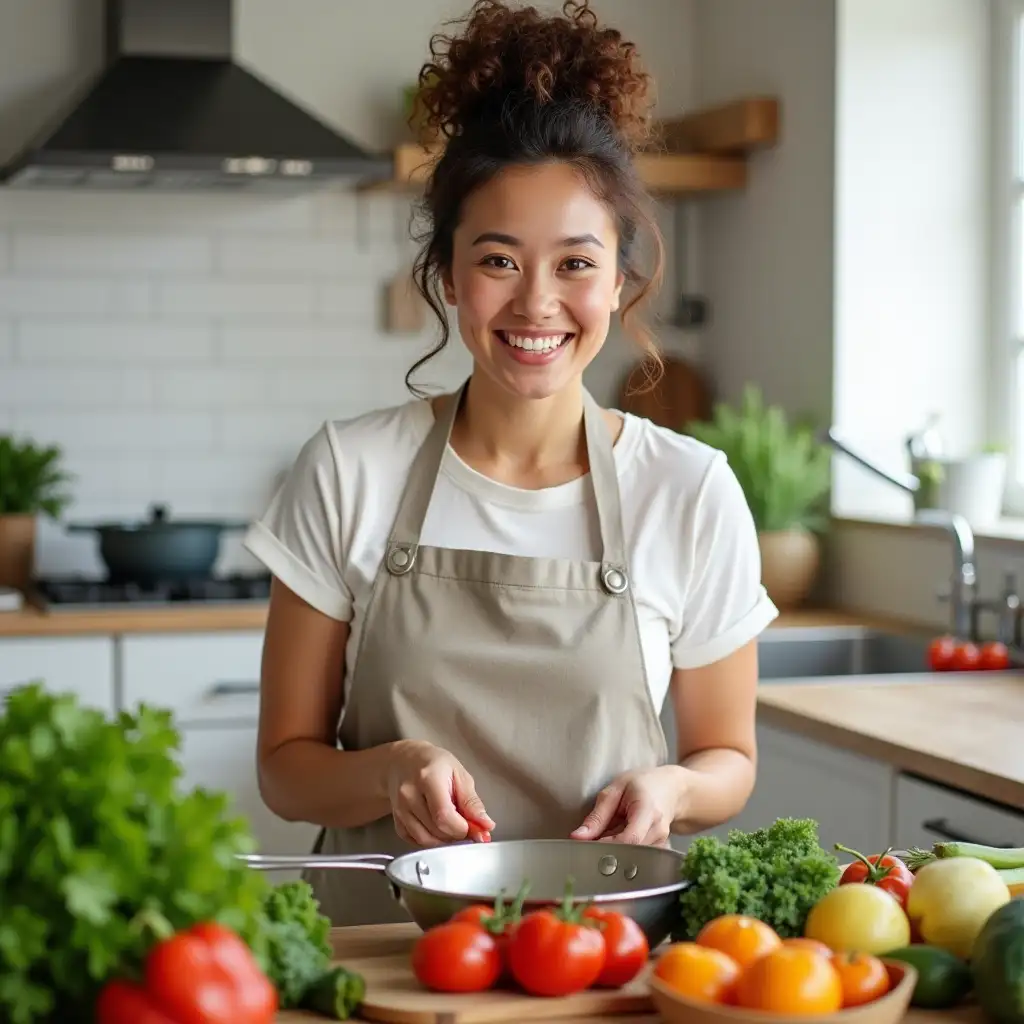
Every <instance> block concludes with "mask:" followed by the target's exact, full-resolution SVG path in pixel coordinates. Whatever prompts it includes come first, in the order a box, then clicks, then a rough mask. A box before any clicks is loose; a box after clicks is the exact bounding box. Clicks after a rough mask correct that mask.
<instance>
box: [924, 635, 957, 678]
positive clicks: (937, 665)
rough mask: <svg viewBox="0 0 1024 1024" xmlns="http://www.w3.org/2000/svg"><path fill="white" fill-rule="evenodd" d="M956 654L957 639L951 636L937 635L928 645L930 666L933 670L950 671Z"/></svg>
mask: <svg viewBox="0 0 1024 1024" xmlns="http://www.w3.org/2000/svg"><path fill="white" fill-rule="evenodd" d="M954 654H956V641H955V640H954V639H953V638H952V637H951V636H937V637H936V638H935V639H934V640H933V641H932V642H931V643H930V644H929V645H928V666H929V668H931V670H932V671H933V672H949V671H950V670H951V669H952V667H953V655H954Z"/></svg>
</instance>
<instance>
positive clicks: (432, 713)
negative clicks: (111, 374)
mask: <svg viewBox="0 0 1024 1024" xmlns="http://www.w3.org/2000/svg"><path fill="white" fill-rule="evenodd" d="M431 54H432V59H431V60H430V61H429V62H428V63H427V64H425V65H424V68H423V72H422V75H421V81H423V82H424V90H423V106H424V107H425V109H426V110H427V111H428V114H429V117H430V120H431V122H432V123H433V125H434V127H435V128H437V129H438V130H440V131H441V132H442V133H443V134H444V135H445V136H446V137H447V140H448V141H447V144H446V146H445V148H444V151H443V155H442V157H441V159H440V160H439V162H438V164H437V166H436V167H435V168H434V170H433V175H432V177H431V179H430V181H429V183H428V186H427V190H426V194H425V206H424V213H425V216H426V225H427V230H426V234H425V236H424V238H423V239H422V243H423V244H422V249H421V252H420V256H419V258H418V260H417V264H416V278H417V282H418V284H419V287H420V288H421V290H422V292H423V294H424V295H425V296H426V297H427V299H428V301H429V302H430V303H431V305H432V307H433V309H434V312H435V314H436V316H437V319H438V323H439V327H440V334H439V338H438V342H437V345H436V346H435V347H434V349H433V352H432V353H428V354H427V355H426V356H425V357H424V360H421V361H420V363H418V364H417V366H416V367H414V368H413V369H412V370H411V371H410V377H409V378H407V381H408V382H409V383H410V388H411V389H412V385H411V376H412V374H413V373H414V372H415V370H416V369H417V368H418V367H419V366H421V365H422V364H423V362H424V361H425V360H426V359H429V358H430V356H431V354H435V353H436V352H438V351H440V350H441V349H442V348H443V347H444V346H445V345H446V344H448V343H449V341H450V334H451V327H450V322H449V316H450V315H452V314H454V319H455V320H456V321H457V327H458V334H459V336H460V337H461V340H462V343H463V344H465V346H466V347H467V349H468V350H469V352H470V354H471V356H472V361H473V370H472V374H471V375H470V378H469V379H468V380H467V381H466V382H465V384H464V385H463V386H461V387H460V388H458V389H457V390H456V391H455V393H454V394H449V395H444V396H442V397H440V398H436V399H433V400H428V399H425V398H422V397H414V399H413V400H412V401H409V402H407V403H405V404H403V405H400V406H398V407H396V408H391V409H382V410H375V411H372V412H367V413H364V414H362V415H360V416H357V417H355V418H353V419H350V420H347V421H330V422H327V423H325V424H324V425H323V427H322V428H321V429H320V430H319V431H318V432H317V434H316V435H315V436H314V437H312V438H311V439H310V440H309V441H308V442H307V444H306V445H305V446H304V447H303V449H302V452H301V453H300V455H299V457H298V458H297V460H296V462H295V465H294V466H293V468H292V470H291V472H290V473H289V475H288V478H287V480H286V481H285V483H284V484H283V486H282V488H281V490H280V491H279V493H278V494H277V495H276V496H275V498H274V500H273V502H272V504H271V507H270V509H269V510H268V511H267V513H266V515H265V516H264V517H263V519H262V520H261V521H260V522H258V523H256V524H255V525H254V526H253V527H252V529H251V530H250V532H249V534H248V537H247V544H248V547H249V549H250V550H251V551H252V552H253V553H254V554H255V555H256V556H257V557H259V558H260V559H262V560H263V562H264V563H265V564H266V565H267V566H268V568H269V569H270V570H271V572H272V573H273V575H274V577H275V580H274V585H273V589H272V595H271V603H270V614H269V621H268V625H267V635H266V644H265V649H264V662H263V676H262V699H261V709H260V716H261V720H260V734H259V758H258V764H259V778H260V786H261V792H262V794H263V798H264V800H265V801H266V803H267V805H268V806H269V807H270V808H271V809H272V810H274V811H275V812H276V813H277V814H279V815H281V816H282V817H284V818H287V819H291V820H303V821H309V822H315V823H317V824H319V825H321V826H322V831H321V834H320V839H319V841H318V843H317V850H318V851H319V852H324V853H335V854H373V853H377V854H379V853H385V854H392V855H394V854H401V853H405V852H407V851H409V850H411V849H416V848H422V847H427V846H436V845H439V844H443V843H450V842H459V841H466V840H469V841H476V842H487V841H489V840H490V839H491V838H492V836H493V838H495V839H523V838H525V839H541V838H562V839H565V838H567V837H572V838H573V839H576V840H579V841H581V842H588V841H595V840H605V841H610V842H621V843H642V844H649V845H659V844H665V843H666V842H667V841H668V838H669V836H670V834H672V833H688V832H694V831H699V830H702V829H706V828H710V827H713V826H716V825H718V824H720V823H722V822H723V821H726V820H728V819H729V818H731V817H732V816H733V815H735V814H736V813H737V812H738V811H739V810H740V809H741V808H742V807H743V805H744V804H745V802H746V800H747V798H748V796H749V794H750V791H751V788H752V786H753V779H754V766H755V762H756V749H755V740H754V713H755V704H756V701H755V690H756V685H757V655H756V638H757V636H758V634H759V633H760V632H761V631H762V630H763V629H764V628H765V627H766V626H767V625H768V623H769V622H770V621H771V620H772V618H773V617H774V616H775V614H776V610H775V608H774V606H773V605H772V603H771V601H770V600H769V599H768V597H767V596H766V594H765V591H764V588H763V587H762V586H761V579H760V561H759V555H758V546H757V536H756V532H755V529H754V525H753V521H752V519H751V515H750V512H749V509H748V508H747V505H746V501H745V499H744V497H743V493H742V491H741V489H740V487H739V485H738V483H737V481H736V478H735V476H734V474H733V473H732V471H731V470H730V468H729V466H728V465H727V463H726V461H725V459H724V457H723V456H722V454H721V453H720V452H717V451H715V450H713V449H711V448H709V447H708V446H706V445H703V444H701V443H699V442H697V441H695V440H694V439H693V438H689V437H684V436H681V435H679V434H676V433H674V432H673V431H670V430H667V429H664V428H661V427H658V426H656V425H654V424H653V423H651V422H650V421H648V420H643V419H639V418H637V417H635V416H631V415H628V414H623V413H621V412H619V411H616V410H609V409H601V408H600V407H599V406H598V405H597V403H596V402H595V401H594V399H593V398H592V397H591V395H590V394H589V392H588V391H587V390H586V388H584V386H583V381H582V378H583V373H584V371H585V370H586V368H587V367H588V366H589V365H590V363H591V362H592V361H593V359H594V357H595V356H596V355H597V354H598V352H599V351H600V350H601V347H602V346H603V345H604V344H605V341H606V338H607V336H608V331H609V326H610V323H611V318H612V316H613V315H614V314H616V313H619V315H620V316H621V317H622V320H623V323H624V325H625V327H626V329H627V331H628V332H629V333H631V335H632V336H633V338H634V339H635V340H636V341H637V342H639V344H640V345H641V346H643V347H644V349H645V350H646V351H647V353H648V354H649V356H650V365H651V368H652V374H654V373H656V371H657V368H658V365H659V364H658V359H657V348H656V346H655V344H654V341H653V338H652V336H651V335H650V333H649V331H648V330H647V329H646V328H644V327H643V325H642V323H641V322H640V321H639V318H638V313H639V309H640V307H641V305H642V303H643V302H644V301H645V300H646V298H647V297H648V296H649V295H650V294H651V293H652V291H653V290H654V289H656V287H657V283H658V280H659V278H660V258H661V243H660V239H659V237H658V233H657V229H656V226H655V222H654V221H653V219H652V218H651V215H650V212H649V209H648V200H647V197H646V196H645V195H644V192H643V190H642V188H641V186H640V183H639V179H638V177H637V174H636V171H635V168H634V164H633V156H634V154H635V151H636V149H637V147H638V146H640V145H641V144H642V143H643V141H644V139H646V137H647V130H648V116H649V107H650V93H649V88H648V87H649V84H650V82H649V78H648V75H647V74H646V72H644V71H643V70H642V68H641V67H640V63H639V58H638V55H637V53H636V50H635V48H634V46H633V45H632V44H631V43H630V42H628V41H627V40H625V39H623V37H622V36H621V34H620V33H619V32H618V31H616V30H615V29H612V28H609V27H603V26H601V25H599V24H598V23H597V20H596V18H595V17H594V15H593V13H592V12H591V11H590V10H589V9H588V7H587V5H586V4H585V3H568V4H566V5H565V8H564V10H563V12H562V14H560V15H546V14H542V13H539V12H538V11H537V10H535V9H534V8H532V7H523V6H518V5H517V6H516V7H514V8H513V7H506V6H505V4H503V3H501V2H499V0H479V2H477V3H476V4H474V6H473V8H472V10H471V11H470V14H469V17H468V18H467V19H466V22H465V24H464V25H462V26H461V31H460V32H458V33H457V34H454V35H438V36H436V37H435V38H434V39H433V40H432V45H431ZM641 236H646V237H647V240H648V242H649V243H650V244H649V245H648V246H647V250H648V251H649V252H650V253H651V254H652V255H653V258H654V266H653V268H652V269H651V270H650V272H644V271H643V270H642V269H641V266H640V262H639V259H638V251H639V248H640V242H641ZM414 396H415V391H414ZM669 697H670V698H671V707H672V709H673V712H674V718H675V723H676V730H675V731H676V733H677V735H678V738H679V749H678V750H672V751H670V750H668V749H667V744H666V741H665V734H664V731H663V729H662V727H661V722H660V721H659V714H660V712H661V710H662V708H663V705H664V704H665V703H666V700H667V699H668V698H669ZM346 875H348V876H349V878H351V874H350V873H349V872H337V871H336V872H333V873H332V872H330V871H320V872H311V873H309V875H308V876H307V877H308V878H309V880H310V881H311V882H312V883H313V885H314V888H315V890H316V894H317V896H318V898H319V899H320V900H321V904H322V906H323V909H324V912H325V913H326V914H328V915H329V916H330V917H331V918H332V920H333V921H334V922H335V923H336V924H355V923H364V922H373V921H386V920H394V919H402V918H403V917H404V916H405V915H404V912H403V911H402V910H401V908H400V906H399V905H398V904H396V903H395V902H394V901H393V900H392V899H391V897H390V894H389V893H388V892H387V891H386V887H375V886H358V885H353V884H351V882H348V883H346V881H345V877H344V876H346Z"/></svg>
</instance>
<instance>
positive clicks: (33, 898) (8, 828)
mask: <svg viewBox="0 0 1024 1024" xmlns="http://www.w3.org/2000/svg"><path fill="white" fill-rule="evenodd" d="M178 742H179V737H178V734H177V733H176V732H175V730H174V728H173V727H172V723H171V716H170V713H169V712H165V711H160V710H154V709H152V708H146V707H141V708H139V710H138V711H137V712H136V713H134V714H129V713H127V712H123V713H122V714H120V715H119V716H118V717H117V718H116V719H114V720H109V719H107V718H105V717H104V715H103V714H102V713H101V712H99V711H95V710H92V709H89V708H85V707H83V706H80V705H79V704H78V702H77V701H76V699H75V698H74V697H72V696H67V695H61V696H56V695H54V694H52V693H47V692H46V691H44V690H43V688H42V687H41V686H40V685H38V684H33V685H30V686H26V687H22V688H19V689H17V690H16V691H15V692H14V693H12V694H11V695H10V696H9V697H8V699H7V704H6V709H5V710H4V711H3V713H2V714H0V907H2V908H3V909H2V911H0V1020H4V1021H7V1022H10V1024H34V1022H36V1021H40V1020H49V1019H57V1020H64V1019H66V1020H69V1021H71V1020H76V1019H77V1018H78V1016H79V1015H80V1013H81V1009H82V1007H85V1006H89V1005H91V1004H92V1001H93V999H94V998H95V996H96V993H97V992H98V990H99V988H100V987H101V984H102V983H103V981H105V980H106V979H107V978H109V977H110V976H111V975H112V974H115V973H118V974H126V975H131V974H133V973H134V972H135V971H137V969H138V968H139V967H140V965H141V962H142V960H143V959H144V956H145V953H146V952H147V951H148V948H149V946H150V945H151V943H152V941H153V939H154V935H153V933H152V931H151V929H150V927H149V926H148V925H149V922H151V921H155V920H159V921H161V922H162V923H163V922H166V923H167V924H169V925H170V926H171V927H172V928H173V929H175V930H180V929H184V928H187V927H188V926H189V925H191V924H194V923H196V922H199V921H205V920H216V921H219V922H220V923H222V924H224V925H226V926H228V927H231V928H234V929H235V930H236V931H238V932H239V934H241V935H242V936H243V937H244V938H246V939H247V941H248V940H249V938H250V937H252V936H254V934H255V929H256V925H257V922H258V918H259V911H260V908H261V905H262V902H263V897H264V894H265V892H266V889H267V886H268V883H267V882H266V880H265V879H264V877H263V876H262V875H261V874H260V873H259V872H256V871H253V870H251V869H250V868H248V867H247V866H246V865H245V864H244V863H243V862H242V861H240V860H238V859H237V857H236V854H240V853H248V852H251V851H252V850H253V849H254V848H255V843H254V842H253V839H252V837H251V835H250V833H249V831H248V829H247V827H246V825H245V823H244V821H243V820H242V819H240V818H234V817H231V816H229V814H228V808H227V798H226V797H225V796H223V795H220V794H215V793H209V792H206V791H203V790H201V789H196V790H193V791H191V792H188V791H184V789H183V787H181V786H180V785H179V774H180V769H179V767H178V763H177V761H176V758H175V756H174V754H175V751H176V750H177V747H178Z"/></svg>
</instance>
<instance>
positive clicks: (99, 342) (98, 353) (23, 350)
mask: <svg viewBox="0 0 1024 1024" xmlns="http://www.w3.org/2000/svg"><path fill="white" fill-rule="evenodd" d="M214 336H215V328H214V326H213V325H212V324H211V323H196V324H190V325H187V326H186V325H178V324H173V325H172V324H161V323H153V322H151V321H146V320H135V321H131V322H125V323H112V322H110V321H107V320H97V319H92V320H87V321H81V320H79V321H75V320H37V319H33V320H22V321H21V322H20V324H19V325H18V329H17V357H18V359H19V361H21V362H23V363H37V362H39V363H74V364H82V363H86V364H90V365H96V364H100V363H115V364H116V363H125V362H127V363H139V364H142V365H153V366H163V365H165V364H167V363H181V362H186V363H191V362H203V361H209V360H210V359H211V358H212V357H213V352H214ZM57 372H68V371H66V370H65V371H57V370H55V371H54V373H55V374H56V373H57Z"/></svg>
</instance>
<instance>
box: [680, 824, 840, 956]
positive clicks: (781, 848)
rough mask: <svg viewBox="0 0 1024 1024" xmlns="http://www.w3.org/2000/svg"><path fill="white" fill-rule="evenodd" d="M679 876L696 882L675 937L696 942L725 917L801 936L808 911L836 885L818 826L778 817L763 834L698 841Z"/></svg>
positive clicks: (684, 899)
mask: <svg viewBox="0 0 1024 1024" xmlns="http://www.w3.org/2000/svg"><path fill="white" fill-rule="evenodd" d="M683 875H684V877H685V878H687V879H689V880H690V881H691V882H693V883H695V884H693V885H691V886H690V887H689V888H688V889H686V890H684V891H683V893H682V894H681V895H680V902H681V904H682V915H681V924H680V927H679V928H678V929H676V931H675V934H674V935H673V938H675V939H677V940H678V939H690V940H692V939H694V938H695V937H696V936H697V933H698V932H699V931H700V930H701V928H703V927H704V925H706V924H707V923H708V922H709V921H711V920H712V919H714V918H716V917H720V916H721V915H723V914H741V915H743V916H746V917H755V918H757V919H758V920H761V921H763V922H765V923H766V924H768V925H769V926H770V927H771V928H772V929H773V930H774V931H776V932H777V933H778V934H779V935H780V936H782V937H784V938H786V937H793V936H798V935H800V934H801V930H802V929H803V925H804V921H805V919H806V917H807V915H808V913H809V912H810V910H811V907H813V906H814V904H815V903H816V902H817V901H818V900H819V899H820V898H821V897H822V896H823V895H824V894H825V893H827V892H828V891H829V890H830V889H832V888H834V886H835V885H836V883H837V882H838V880H839V862H838V861H837V860H836V858H835V856H834V855H833V854H831V853H828V852H826V851H825V850H824V849H822V847H821V845H820V843H819V842H818V825H817V822H815V821H813V820H811V819H810V818H779V819H778V820H776V821H775V822H773V823H772V825H771V826H770V827H768V828H765V829H758V830H756V831H754V832H741V831H739V830H738V829H734V830H732V831H731V832H730V833H729V839H728V842H725V843H723V842H722V841H721V840H720V839H717V838H715V837H714V836H698V837H697V838H696V839H694V840H693V841H692V842H691V843H690V845H689V848H688V849H687V851H686V858H685V861H684V863H683Z"/></svg>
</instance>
